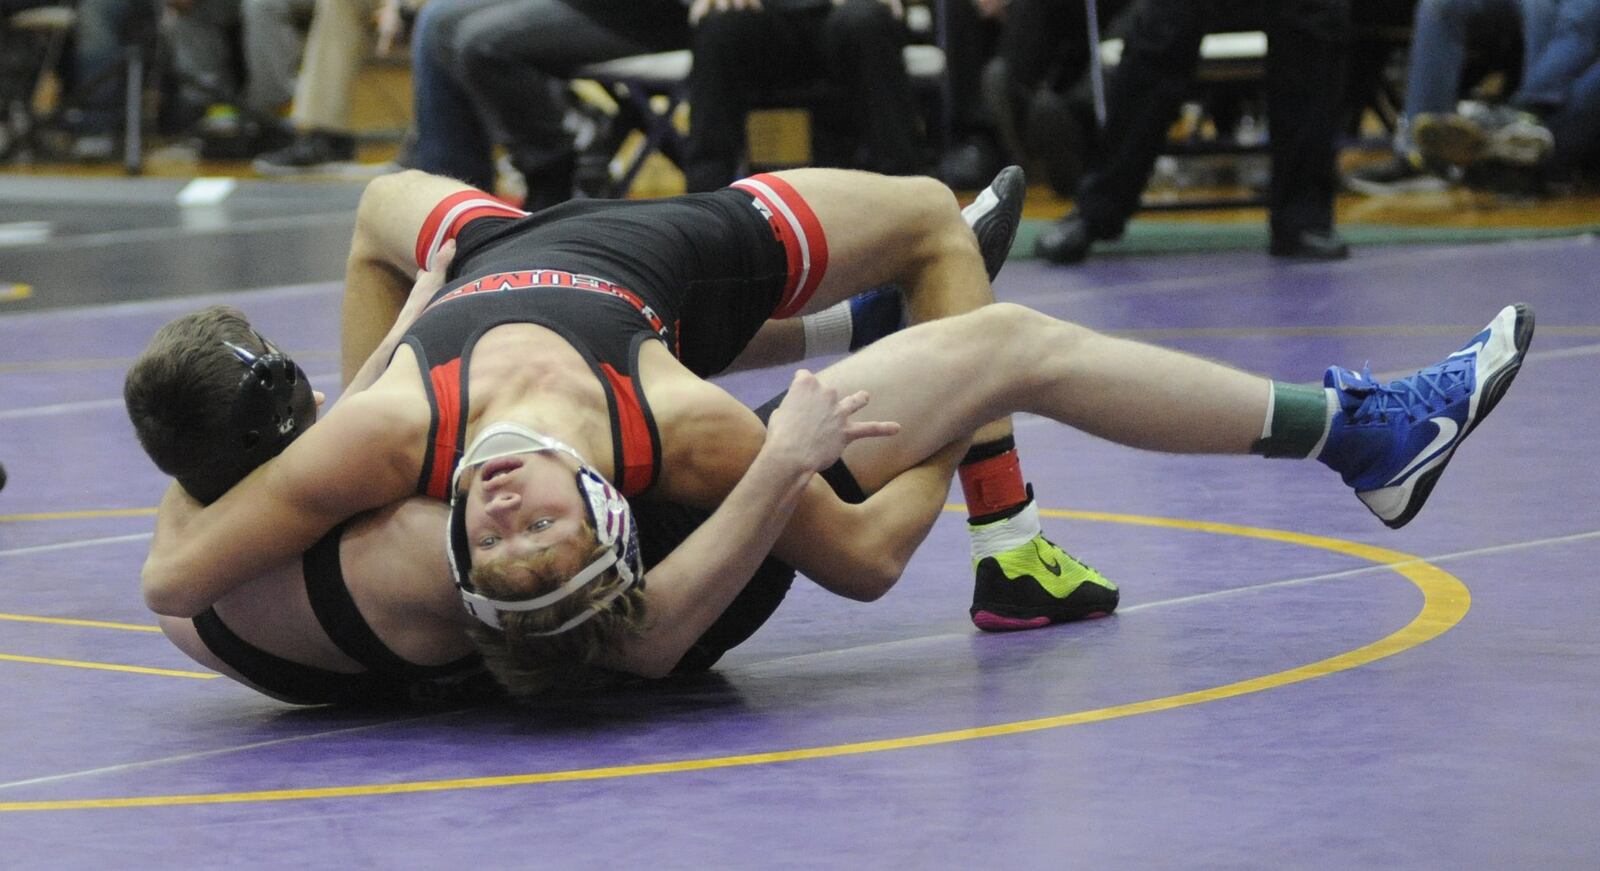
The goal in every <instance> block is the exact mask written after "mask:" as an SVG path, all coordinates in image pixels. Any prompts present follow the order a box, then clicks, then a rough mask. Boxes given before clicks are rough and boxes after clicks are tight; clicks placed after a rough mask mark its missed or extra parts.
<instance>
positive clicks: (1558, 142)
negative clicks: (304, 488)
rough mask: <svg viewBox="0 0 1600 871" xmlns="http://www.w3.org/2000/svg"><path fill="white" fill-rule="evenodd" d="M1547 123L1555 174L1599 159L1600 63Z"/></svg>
mask: <svg viewBox="0 0 1600 871" xmlns="http://www.w3.org/2000/svg"><path fill="white" fill-rule="evenodd" d="M1545 122H1546V123H1547V124H1549V125H1550V132H1551V133H1552V134H1553V135H1554V137H1555V150H1554V151H1553V152H1552V153H1551V155H1550V162H1551V166H1552V168H1554V169H1555V170H1556V171H1558V172H1566V171H1570V170H1573V169H1578V168H1581V167H1583V166H1585V165H1586V164H1592V163H1593V162H1594V160H1595V158H1596V157H1597V156H1600V62H1597V63H1594V64H1592V65H1590V67H1589V68H1588V69H1587V70H1584V71H1583V72H1582V73H1581V74H1579V75H1578V77H1577V78H1576V79H1575V80H1574V81H1573V83H1572V86H1571V87H1570V88H1569V89H1568V92H1567V99H1566V102H1565V103H1564V104H1563V105H1562V107H1561V109H1560V110H1559V111H1557V112H1555V113H1554V114H1552V115H1550V116H1549V117H1547V118H1546V119H1545Z"/></svg>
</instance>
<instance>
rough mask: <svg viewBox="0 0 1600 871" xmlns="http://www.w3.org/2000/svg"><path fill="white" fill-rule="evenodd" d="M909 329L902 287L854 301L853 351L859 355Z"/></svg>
mask: <svg viewBox="0 0 1600 871" xmlns="http://www.w3.org/2000/svg"><path fill="white" fill-rule="evenodd" d="M905 325H906V308H905V305H904V304H903V303H902V301H901V299H900V285H898V284H885V285H880V286H878V287H874V288H872V289H871V290H868V291H865V292H863V293H858V294H856V295H855V296H852V297H850V350H852V351H859V350H860V349H862V348H865V347H866V346H868V345H870V344H872V343H873V342H876V341H878V340H879V339H881V338H883V337H884V336H887V335H889V334H890V333H893V332H896V331H898V330H900V329H901V328H903V327H904V326H905Z"/></svg>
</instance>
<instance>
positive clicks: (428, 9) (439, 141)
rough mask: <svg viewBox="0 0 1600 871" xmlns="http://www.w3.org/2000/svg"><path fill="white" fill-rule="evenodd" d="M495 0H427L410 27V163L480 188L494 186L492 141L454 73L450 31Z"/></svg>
mask: <svg viewBox="0 0 1600 871" xmlns="http://www.w3.org/2000/svg"><path fill="white" fill-rule="evenodd" d="M498 2H500V0H432V2H429V3H425V4H423V6H422V9H421V11H420V12H418V13H417V20H416V22H415V23H414V24H413V25H412V29H411V88H412V113H413V114H412V117H413V119H414V123H415V125H416V131H417V139H416V144H415V146H414V147H413V150H412V153H411V162H412V163H413V168H414V169H420V170H423V171H424V172H430V173H433V174H435V175H443V176H449V177H451V178H454V179H458V180H460V181H464V182H466V183H467V184H469V185H472V186H473V187H476V188H479V189H481V190H486V191H492V190H494V186H495V184H494V183H495V169H494V141H493V139H492V137H491V135H490V132H489V128H488V125H487V122H486V121H485V120H484V117H483V114H482V113H481V112H480V111H479V109H478V107H477V105H476V103H475V102H474V100H473V99H472V93H471V92H470V91H469V90H467V88H466V87H464V86H463V85H462V84H461V81H460V79H459V77H458V76H457V74H456V70H457V68H458V67H457V58H456V55H455V45H456V34H457V33H458V32H459V31H460V27H461V22H462V21H464V20H466V18H467V17H469V16H470V15H472V13H473V12H475V11H477V10H479V9H481V8H483V7H485V6H488V5H490V4H493V3H498Z"/></svg>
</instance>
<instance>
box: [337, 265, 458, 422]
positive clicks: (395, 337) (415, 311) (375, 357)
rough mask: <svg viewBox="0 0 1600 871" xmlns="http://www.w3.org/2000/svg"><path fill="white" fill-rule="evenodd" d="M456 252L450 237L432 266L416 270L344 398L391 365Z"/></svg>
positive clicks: (362, 388)
mask: <svg viewBox="0 0 1600 871" xmlns="http://www.w3.org/2000/svg"><path fill="white" fill-rule="evenodd" d="M455 256H456V242H455V240H454V239H451V240H450V241H448V242H445V243H444V246H443V247H441V248H440V249H439V253H437V254H435V255H434V257H433V264H432V268H430V269H424V270H422V271H420V272H418V273H417V280H416V281H415V282H414V283H413V284H412V285H411V291H410V292H409V293H408V294H406V301H405V304H404V305H403V306H401V307H400V312H399V314H398V315H397V316H396V317H395V319H394V323H392V324H390V325H389V331H388V332H387V333H385V334H384V336H383V338H382V339H381V340H380V341H379V342H378V346H377V347H376V348H373V349H372V352H371V353H369V354H368V355H367V359H366V362H364V363H362V364H361V368H359V369H357V370H356V372H355V374H354V375H353V376H352V377H350V378H349V379H348V380H347V381H346V383H345V385H344V393H342V394H340V398H341V399H343V398H344V397H346V396H350V395H351V394H354V393H360V392H361V391H363V390H366V389H367V388H368V387H371V386H372V385H373V383H374V382H376V381H377V380H378V376H379V375H382V374H383V371H384V369H386V368H387V367H388V365H389V359H390V358H391V357H393V356H394V351H395V349H396V348H398V347H400V340H401V339H403V338H405V334H406V330H408V329H410V328H411V325H412V324H413V323H415V322H416V320H417V317H418V316H420V315H421V314H422V312H423V310H424V309H426V308H427V307H428V303H429V302H430V301H431V300H432V299H433V295H434V294H436V293H438V292H439V290H440V288H442V287H444V275H445V272H446V271H448V270H449V268H450V261H451V260H453V259H455ZM341 329H344V330H349V329H350V325H349V324H345V325H343V326H342V327H341ZM347 350H349V349H348V348H347Z"/></svg>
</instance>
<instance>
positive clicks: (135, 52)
mask: <svg viewBox="0 0 1600 871" xmlns="http://www.w3.org/2000/svg"><path fill="white" fill-rule="evenodd" d="M127 73H128V77H127V79H126V80H125V84H126V91H125V94H124V105H123V109H124V115H123V122H122V133H123V135H122V168H123V170H124V171H125V172H127V174H128V175H139V174H140V173H142V172H144V49H142V48H140V47H139V46H136V45H135V46H130V47H129V48H128V50H127Z"/></svg>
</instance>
